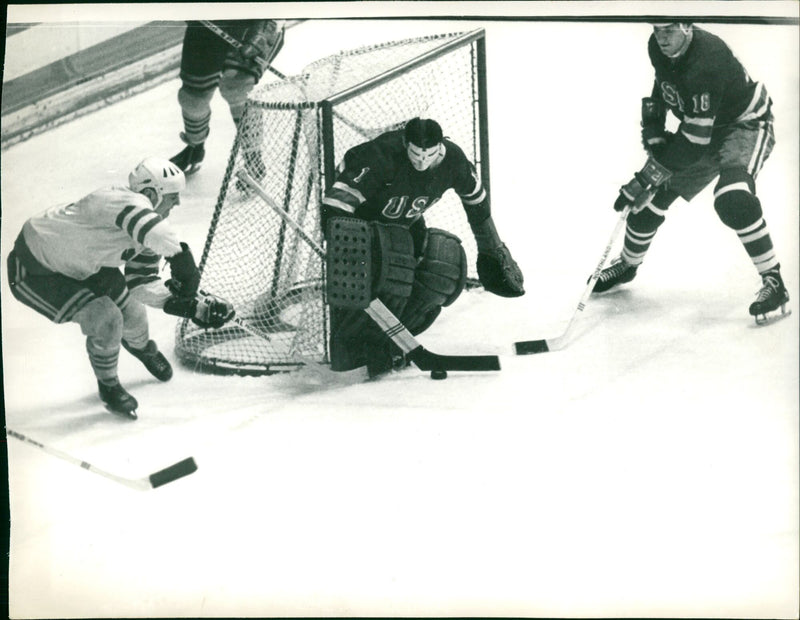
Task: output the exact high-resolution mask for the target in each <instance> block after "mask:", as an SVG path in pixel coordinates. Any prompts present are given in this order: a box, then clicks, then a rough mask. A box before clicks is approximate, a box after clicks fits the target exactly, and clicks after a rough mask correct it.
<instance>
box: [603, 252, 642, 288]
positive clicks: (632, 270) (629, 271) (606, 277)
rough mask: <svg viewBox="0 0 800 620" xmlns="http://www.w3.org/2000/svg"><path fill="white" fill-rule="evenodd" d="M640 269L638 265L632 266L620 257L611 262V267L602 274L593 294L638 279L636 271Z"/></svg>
mask: <svg viewBox="0 0 800 620" xmlns="http://www.w3.org/2000/svg"><path fill="white" fill-rule="evenodd" d="M638 268H639V266H638V265H631V264H630V263H628V262H626V261H625V259H624V258H622V257H621V256H618V257H617V258H615V259H614V260H613V261H611V265H609V266H608V267H606V268H605V269H603V271H601V272H600V276H599V277H598V278H597V282H596V283H595V285H594V289H593V292H595V293H602V292H604V291H607V290H609V289H611V288H613V287H615V286H617V285H618V284H625V283H626V282H630V281H631V280H633V279H634V278H635V277H636V270H637V269H638Z"/></svg>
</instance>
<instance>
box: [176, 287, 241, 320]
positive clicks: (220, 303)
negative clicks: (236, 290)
mask: <svg viewBox="0 0 800 620" xmlns="http://www.w3.org/2000/svg"><path fill="white" fill-rule="evenodd" d="M164 312H166V313H167V314H171V315H173V316H180V317H183V318H187V319H192V322H194V323H195V324H196V325H199V326H200V327H203V328H214V329H216V328H219V327H222V326H223V325H225V323H227V322H228V321H230V320H231V319H232V318H233V317H234V315H235V314H236V311H235V310H234V308H233V305H232V304H231V303H230V302H228V301H226V300H224V299H222V298H221V297H217V296H215V295H211V294H209V293H206V292H203V291H200V293H199V294H198V295H196V296H194V297H180V296H177V295H173V296H172V297H170V298H169V299H167V301H166V303H165V304H164Z"/></svg>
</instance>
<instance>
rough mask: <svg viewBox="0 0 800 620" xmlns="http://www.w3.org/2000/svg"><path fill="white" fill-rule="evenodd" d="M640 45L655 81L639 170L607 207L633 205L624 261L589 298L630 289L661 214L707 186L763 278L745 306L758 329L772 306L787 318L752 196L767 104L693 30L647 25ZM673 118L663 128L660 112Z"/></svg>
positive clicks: (646, 107) (724, 54)
mask: <svg viewBox="0 0 800 620" xmlns="http://www.w3.org/2000/svg"><path fill="white" fill-rule="evenodd" d="M653 31H654V32H653V34H652V36H651V37H650V39H649V41H648V53H649V55H650V61H651V63H652V65H653V68H654V69H655V83H654V85H653V91H652V94H651V96H650V97H647V98H645V99H643V100H642V122H641V124H642V141H643V143H644V146H645V149H646V150H647V152H648V154H649V156H650V157H649V159H648V161H647V163H646V165H645V166H644V168H643V169H642V170H641V171H640V172H638V173H636V175H635V176H634V178H633V179H632V180H631V181H630V182H629V183H628V184H626V185H625V186H623V187H622V189H621V190H620V195H619V197H618V198H617V201H616V203H615V204H614V208H615V209H616V210H617V211H622V210H623V209H624V208H625V206H626V205H632V209H631V211H632V213H631V214H630V215H629V216H628V220H627V234H626V235H625V244H624V248H623V250H622V254H621V255H620V257H619V258H617V259H615V261H614V262H613V263H612V264H611V266H609V267H608V268H606V269H604V270H603V272H602V273H601V275H600V277H599V279H598V282H597V284H596V286H595V289H594V290H595V291H596V292H602V291H606V290H608V289H610V288H612V287H614V286H617V285H619V284H622V283H625V282H630V281H631V280H633V278H634V277H635V276H636V271H637V269H638V268H639V265H641V263H642V261H643V260H644V257H645V254H646V253H647V251H648V249H649V248H650V244H651V242H652V241H653V237H654V236H655V234H656V231H657V230H658V227H659V226H660V225H661V224H662V223H663V222H664V219H665V217H666V214H667V209H668V207H669V206H670V205H671V204H672V203H673V202H674V201H675V199H676V198H678V197H679V196H680V197H682V198H684V199H685V200H686V201H689V200H691V199H692V198H694V197H695V196H696V195H697V194H699V193H700V192H701V191H702V190H703V189H704V188H705V187H707V186H708V185H709V184H710V183H711V182H712V181H713V180H714V179H717V178H718V180H717V184H716V186H715V188H714V209H715V210H716V212H717V215H718V216H719V218H720V220H722V223H723V224H725V225H726V226H728V227H729V228H731V229H733V230H734V231H735V232H736V234H737V235H738V236H739V240H740V241H741V242H742V245H743V246H744V249H745V251H746V252H747V254H748V256H749V257H750V259H751V260H752V262H753V265H754V266H755V268H756V270H757V271H758V273H759V275H760V276H761V280H762V288H761V290H760V291H759V292H758V296H757V298H756V301H755V302H753V303H752V304H751V305H750V314H751V315H752V316H754V317H755V319H756V322H757V323H762V322H765V321H767V320H768V318H769V317H768V315H769V314H770V313H772V312H773V311H775V310H777V309H779V308H780V309H781V311H782V313H783V314H784V315H785V314H788V310H787V308H786V305H787V302H788V301H789V294H788V292H787V291H786V286H785V285H784V283H783V279H782V277H781V273H780V265H779V263H778V257H777V255H776V253H775V249H774V247H773V244H772V240H771V238H770V235H769V230H768V228H767V223H766V221H765V220H764V216H763V213H762V209H761V202H760V201H759V199H758V198H757V197H756V184H755V181H756V176H757V175H758V173H759V171H760V170H761V167H762V165H763V164H764V161H765V160H766V159H767V157H768V156H769V154H770V152H771V151H772V147H773V145H774V144H775V137H774V132H773V127H772V122H773V117H772V112H771V107H772V101H771V100H770V97H769V95H768V94H767V90H766V88H765V87H764V85H763V84H762V83H760V82H754V81H753V80H751V79H750V76H749V75H748V74H747V72H746V71H745V69H744V67H742V65H741V64H740V63H739V61H738V60H737V59H736V57H735V56H734V55H733V53H732V52H731V50H730V49H729V48H728V46H727V45H726V44H725V43H724V42H723V41H722V40H721V39H720V38H719V37H717V36H715V35H713V34H711V33H709V32H706V31H705V30H702V29H700V28H697V27H695V26H693V25H692V24H684V23H657V24H653ZM668 110H669V111H671V112H672V113H673V114H674V115H675V116H676V117H677V119H678V120H679V121H680V125H679V127H678V130H677V132H675V133H671V132H668V131H666V129H665V128H666V118H667V111H668Z"/></svg>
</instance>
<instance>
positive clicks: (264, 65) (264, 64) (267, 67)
mask: <svg viewBox="0 0 800 620" xmlns="http://www.w3.org/2000/svg"><path fill="white" fill-rule="evenodd" d="M200 23H201V24H202V25H203V26H205V27H206V28H208V29H209V30H210V31H211V32H213V33H214V34H215V35H217V36H218V37H219V38H220V39H222V40H223V41H225V43H227V44H228V45H230V46H231V47H233V48H234V49H236V50H237V51H241V49H242V47H244V44H243V43H242V42H241V41H239V39H236V38H234V37H232V36H231V35H229V34H228V33H227V32H225V31H224V30H223V29H222V28H220V27H219V26H217V25H216V24H215V23H214V22H211V21H207V20H200ZM253 60H254V61H255V63H256V64H257V65H258V66H259V67H261V69H262V70H263V71H270V72H271V73H273V74H274V75H275V76H276V77H279V78H280V79H282V80H285V79H286V75H284V74H283V73H281V72H280V71H278V70H277V69H275V68H274V67H273V66H272V64H271V63H270V62H268V61H267V60H266V59H264V58H262V57H261V56H255V57H254V58H253Z"/></svg>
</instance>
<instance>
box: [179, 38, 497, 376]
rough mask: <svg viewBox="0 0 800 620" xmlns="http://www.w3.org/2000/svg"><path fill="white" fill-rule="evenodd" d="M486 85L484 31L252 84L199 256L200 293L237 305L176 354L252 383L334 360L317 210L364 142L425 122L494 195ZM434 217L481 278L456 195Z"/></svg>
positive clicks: (390, 46) (183, 338) (415, 42)
mask: <svg viewBox="0 0 800 620" xmlns="http://www.w3.org/2000/svg"><path fill="white" fill-rule="evenodd" d="M485 80H486V61H485V43H484V31H483V30H476V31H473V32H467V33H451V34H441V35H432V36H425V37H418V38H413V39H405V40H402V41H394V42H389V43H383V44H380V45H372V46H367V47H362V48H359V49H355V50H350V51H345V52H340V53H338V54H335V55H333V56H329V57H327V58H324V59H322V60H318V61H317V62H315V63H313V64H311V65H309V66H308V67H306V68H305V69H304V70H303V72H302V73H301V74H300V75H297V76H292V77H287V78H285V79H281V80H279V81H273V82H267V83H266V84H263V85H259V86H258V87H257V88H256V89H254V91H253V92H252V93H251V95H250V99H249V100H248V103H247V108H246V111H245V114H244V117H243V118H242V121H241V123H240V126H239V130H238V132H237V136H236V140H235V141H234V144H233V147H232V149H231V155H230V158H229V160H228V165H227V168H226V171H225V176H224V178H223V182H222V186H221V189H220V193H219V197H218V199H217V203H216V206H215V209H214V214H213V216H212V220H211V225H210V227H209V231H208V235H207V238H206V243H205V247H204V249H203V254H202V258H201V260H200V271H201V289H203V290H205V291H208V292H209V293H213V294H215V295H219V296H221V297H224V298H225V299H227V300H229V301H230V302H232V303H233V305H234V307H235V308H236V320H235V321H234V322H232V323H229V324H228V325H226V326H225V327H223V328H221V329H217V330H213V329H202V328H199V327H198V326H196V325H195V324H194V323H192V322H191V321H190V320H188V319H184V320H182V321H181V322H180V323H179V324H178V327H177V332H176V354H177V356H178V358H179V359H180V360H181V361H182V362H183V363H184V364H186V365H188V366H190V367H192V368H195V369H198V370H201V371H205V372H215V373H225V374H253V375H260V374H270V373H275V372H282V371H288V370H292V369H294V368H296V367H297V366H298V365H300V364H301V363H302V360H314V361H316V362H320V363H328V362H329V359H328V336H329V333H328V330H329V320H328V318H329V317H328V308H327V305H326V303H325V286H324V282H325V273H324V264H325V261H324V257H323V256H324V254H323V250H322V247H323V239H322V231H321V229H320V212H321V200H322V197H323V195H324V192H325V190H326V188H327V187H329V186H330V185H331V184H332V183H333V181H334V176H335V171H336V165H337V164H338V162H340V161H341V159H342V158H343V156H344V154H345V152H346V151H347V150H348V149H349V148H351V147H353V146H355V145H356V144H359V143H362V142H364V141H366V140H369V139H372V138H374V137H376V136H378V135H379V134H381V133H383V132H385V131H390V130H393V129H398V128H400V127H402V126H403V125H404V124H405V122H406V121H408V120H409V119H411V118H413V117H415V116H421V117H428V118H434V119H436V120H437V121H439V123H440V124H441V126H442V129H443V131H444V134H445V136H446V137H448V138H449V139H451V140H452V141H453V142H455V143H456V144H458V145H459V146H460V147H461V148H462V149H463V150H464V152H465V154H466V155H467V157H469V158H470V159H471V160H472V161H473V162H474V163H475V165H476V167H477V168H478V170H479V173H480V174H481V176H482V181H483V183H484V185H485V186H486V187H487V188H488V185H489V161H488V137H487V136H488V131H487V126H486V81H485ZM243 172H244V173H246V175H243V174H242V173H243ZM245 176H246V178H245ZM278 211H280V212H281V213H279V212H278ZM282 215H283V216H282ZM424 217H425V221H426V223H427V225H428V226H429V227H436V228H443V229H445V230H447V231H449V232H451V233H454V234H456V235H458V236H459V237H460V238H461V240H462V242H463V243H464V248H465V250H466V252H467V258H468V262H469V265H470V270H471V271H470V273H469V274H468V275H469V278H470V280H471V281H472V283H473V284H475V283H477V280H476V274H475V273H474V270H475V262H476V259H477V250H476V248H475V243H474V240H473V237H472V233H471V232H470V229H469V225H468V223H467V219H466V215H465V213H464V210H463V207H462V206H461V202H460V200H459V199H458V197H457V196H456V195H455V193H454V192H453V191H452V190H449V191H448V192H447V193H446V194H445V195H444V196H443V197H442V199H441V200H440V201H439V202H438V203H436V205H434V207H432V208H431V209H430V210H429V211H427V212H426V213H425V215H424ZM298 228H299V229H300V231H299V232H298Z"/></svg>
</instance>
